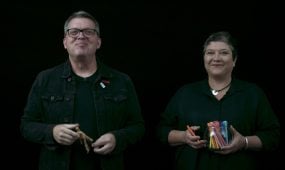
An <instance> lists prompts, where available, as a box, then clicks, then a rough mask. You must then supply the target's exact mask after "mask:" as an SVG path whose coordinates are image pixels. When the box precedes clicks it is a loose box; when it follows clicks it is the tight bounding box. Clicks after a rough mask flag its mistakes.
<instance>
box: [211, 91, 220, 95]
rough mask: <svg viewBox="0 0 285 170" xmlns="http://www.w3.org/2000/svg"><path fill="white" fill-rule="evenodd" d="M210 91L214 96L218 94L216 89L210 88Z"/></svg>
mask: <svg viewBox="0 0 285 170" xmlns="http://www.w3.org/2000/svg"><path fill="white" fill-rule="evenodd" d="M211 92H212V94H213V95H214V96H217V95H218V94H219V92H218V91H217V90H211Z"/></svg>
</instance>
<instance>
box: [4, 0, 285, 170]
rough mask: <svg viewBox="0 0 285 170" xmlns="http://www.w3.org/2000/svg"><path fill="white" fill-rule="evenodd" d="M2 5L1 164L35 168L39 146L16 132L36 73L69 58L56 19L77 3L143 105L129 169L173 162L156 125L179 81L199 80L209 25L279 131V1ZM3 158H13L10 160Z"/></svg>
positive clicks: (104, 54)
mask: <svg viewBox="0 0 285 170" xmlns="http://www.w3.org/2000/svg"><path fill="white" fill-rule="evenodd" d="M58 3H61V5H60V4H58ZM1 8H2V10H1V11H2V12H1V13H2V18H1V21H2V23H1V27H2V28H1V30H2V31H1V36H2V48H3V49H2V55H1V60H2V62H1V65H2V67H1V89H2V94H1V97H2V102H1V105H3V106H2V107H1V108H2V109H1V110H2V111H1V117H2V118H1V120H2V121H1V127H2V128H1V129H2V135H1V136H2V137H1V143H2V144H1V146H2V149H3V151H4V152H3V153H2V154H3V155H4V157H5V158H4V159H2V160H1V162H3V163H4V164H7V166H9V167H11V168H9V169H13V167H19V166H20V167H21V168H23V169H29V170H32V169H37V163H38V162H37V161H38V160H37V159H38V148H37V146H36V145H34V144H31V143H29V142H26V141H25V140H23V139H22V137H21V135H20V133H19V123H20V117H21V115H22V111H23V108H24V106H25V102H26V98H27V95H28V92H29V90H30V87H31V84H32V82H33V81H34V78H35V76H36V75H37V73H38V72H39V71H41V70H43V69H46V68H49V67H51V66H54V65H57V64H59V63H61V62H63V61H65V60H66V59H67V53H66V52H65V50H64V48H63V45H62V39H63V24H64V21H65V19H66V18H67V17H68V16H69V15H70V14H71V13H72V12H74V11H77V10H81V9H82V10H86V11H88V12H90V13H91V14H93V15H94V16H95V17H96V18H97V19H98V21H99V23H100V28H101V37H102V43H103V44H102V48H101V49H100V50H99V51H98V56H100V58H101V59H102V60H103V61H104V63H105V64H107V65H109V66H112V67H114V68H116V69H118V70H120V71H122V72H125V73H127V74H129V75H130V77H131V78H132V80H133V82H134V84H135V86H136V90H137V93H138V96H139V99H140V102H141V106H142V111H143V116H144V118H145V122H146V128H147V131H146V135H145V137H144V139H143V141H142V142H141V143H139V144H138V145H136V146H135V147H130V149H129V150H128V152H127V155H126V162H127V164H128V166H127V169H171V168H170V166H171V154H172V153H171V151H169V150H168V149H167V148H165V147H164V146H161V145H160V144H159V143H158V141H157V139H156V138H155V136H154V132H155V126H156V124H157V122H158V118H159V114H160V113H161V112H162V111H163V110H164V108H165V106H166V104H167V102H168V101H169V99H170V97H171V96H172V95H173V94H174V93H175V92H176V90H178V88H179V87H181V86H182V85H184V84H186V83H190V82H194V81H197V80H201V79H203V78H206V73H205V71H204V67H203V61H202V53H201V52H202V45H203V42H204V41H205V39H206V38H207V36H208V35H209V34H210V33H212V32H215V31H221V30H226V31H229V32H231V33H232V35H233V36H234V37H236V38H237V40H238V43H239V46H238V53H239V58H238V61H237V65H236V67H235V70H234V73H233V74H234V75H235V77H238V78H240V79H243V80H247V81H250V82H254V83H257V84H258V85H259V86H260V87H261V88H262V89H264V91H265V92H266V94H267V95H268V98H269V100H270V102H271V104H272V107H273V109H274V111H275V112H276V115H277V116H278V118H279V119H280V122H281V125H282V133H284V126H283V124H284V123H285V122H284V115H283V114H284V108H283V107H282V104H283V103H284V100H283V96H284V95H283V94H284V91H283V89H284V83H283V82H284V75H283V73H284V71H283V68H284V66H283V65H284V64H283V62H282V60H284V50H283V49H284V38H283V37H284V36H283V35H284V32H283V31H284V27H283V28H282V26H281V25H282V22H284V17H283V16H282V13H283V11H282V10H283V9H282V5H280V4H277V3H275V2H273V1H271V2H270V3H269V4H268V3H267V4H262V3H261V2H258V1H250V2H244V3H243V2H234V1H232V2H229V1H225V2H219V1H215V2H211V1H210V2H200V3H198V2H195V3H194V2H188V3H180V2H175V3H174V2H172V3H170V2H169V3H168V2H163V3H154V2H144V1H130V2H123V1H120V2H112V3H111V2H104V1H102V2H96V1H92V2H84V1H61V2H45V1H41V2H37V3H35V2H34V3H29V2H14V3H13V4H12V3H11V4H10V5H9V6H1ZM4 11H6V12H4ZM282 137H283V134H282ZM281 142H284V140H283V139H282V141H281ZM282 153H284V147H283V143H281V146H280V148H279V150H278V151H277V152H276V153H273V154H272V156H270V158H269V159H266V160H264V161H262V162H261V163H262V164H264V169H265V168H268V167H270V166H274V167H276V166H279V167H282V168H281V169H283V167H284V165H283V162H282V161H281V162H280V161H277V160H276V159H277V158H278V156H277V154H282ZM279 159H280V158H279ZM281 159H282V158H281ZM283 159H284V158H283ZM11 161H13V162H14V163H12V164H11V163H8V162H11ZM20 162H24V163H20ZM3 166H4V165H3Z"/></svg>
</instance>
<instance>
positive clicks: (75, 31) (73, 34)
mask: <svg viewBox="0 0 285 170" xmlns="http://www.w3.org/2000/svg"><path fill="white" fill-rule="evenodd" d="M66 32H67V35H68V36H70V37H73V38H77V37H78V36H79V34H80V32H82V33H83V35H84V36H85V37H93V36H94V35H95V34H97V35H98V32H97V31H96V30H95V29H91V28H86V29H77V28H70V29H67V30H66Z"/></svg>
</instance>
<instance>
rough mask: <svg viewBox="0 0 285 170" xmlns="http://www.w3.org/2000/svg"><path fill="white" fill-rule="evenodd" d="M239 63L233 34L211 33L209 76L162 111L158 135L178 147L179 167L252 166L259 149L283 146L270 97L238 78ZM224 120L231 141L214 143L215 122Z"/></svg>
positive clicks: (206, 46)
mask: <svg viewBox="0 0 285 170" xmlns="http://www.w3.org/2000/svg"><path fill="white" fill-rule="evenodd" d="M236 61H237V51H236V48H235V44H234V41H233V38H232V37H231V35H230V34H229V33H228V32H217V33H214V34H212V35H210V36H209V37H208V39H207V40H206V42H205V43H204V67H205V69H206V71H207V74H208V78H207V79H205V80H203V81H199V82H196V83H192V84H188V85H185V86H184V87H182V88H181V89H179V90H178V92H177V93H176V94H175V95H174V96H173V98H172V99H171V100H170V102H169V104H168V106H167V108H166V110H165V112H164V113H163V114H162V115H161V121H160V123H159V126H158V135H159V138H160V140H161V141H162V142H164V143H168V144H170V145H171V146H175V149H176V156H175V169H179V170H183V169H185V170H186V169H188V170H190V169H191V170H192V169H205V170H208V169H211V170H213V169H227V170H228V169H231V170H232V169H239V170H240V169H243V170H245V169H251V170H252V169H256V168H258V167H257V164H256V163H257V159H256V158H257V157H256V155H257V154H256V153H259V152H260V151H271V150H274V149H276V147H277V146H278V143H279V139H280V126H279V122H278V120H277V118H276V116H275V114H274V112H273V110H272V108H271V106H270V104H269V101H268V100H267V98H266V96H265V93H264V92H263V91H262V90H261V89H260V88H259V87H257V86H256V85H254V84H252V83H248V82H245V81H241V80H238V79H235V78H233V76H232V71H233V68H234V67H235V64H236ZM222 121H225V122H226V123H228V124H229V125H228V128H227V129H228V135H229V136H228V139H229V142H228V143H226V142H225V141H224V139H225V138H223V139H221V140H223V142H225V143H222V142H220V140H216V142H213V140H212V139H210V138H211V137H213V138H214V136H216V134H219V133H218V132H217V131H215V132H216V133H214V132H211V129H212V128H213V127H212V126H211V125H213V124H214V123H213V122H218V123H221V122H222ZM187 127H188V129H187ZM217 136H218V135H217ZM214 141H215V140H214ZM213 146H214V147H213Z"/></svg>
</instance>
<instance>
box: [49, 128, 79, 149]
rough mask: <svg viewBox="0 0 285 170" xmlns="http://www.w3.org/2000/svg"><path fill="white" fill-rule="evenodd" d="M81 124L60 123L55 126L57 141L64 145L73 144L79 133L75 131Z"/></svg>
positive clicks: (54, 133) (54, 134)
mask: <svg viewBox="0 0 285 170" xmlns="http://www.w3.org/2000/svg"><path fill="white" fill-rule="evenodd" d="M78 126H79V124H60V125H56V126H55V127H54V128H53V137H54V139H55V141H57V142H58V143H59V144H62V145H71V144H73V143H74V142H75V141H76V140H77V139H78V138H79V134H78V133H76V132H75V131H74V129H75V128H76V127H78Z"/></svg>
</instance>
